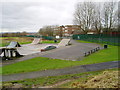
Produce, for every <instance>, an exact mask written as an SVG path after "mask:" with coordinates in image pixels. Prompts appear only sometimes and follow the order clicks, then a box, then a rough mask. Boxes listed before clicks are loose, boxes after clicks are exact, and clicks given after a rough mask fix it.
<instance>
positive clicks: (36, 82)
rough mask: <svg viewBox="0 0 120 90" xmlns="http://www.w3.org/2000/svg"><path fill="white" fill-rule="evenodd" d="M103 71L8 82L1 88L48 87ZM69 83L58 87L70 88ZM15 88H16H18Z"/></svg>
mask: <svg viewBox="0 0 120 90" xmlns="http://www.w3.org/2000/svg"><path fill="white" fill-rule="evenodd" d="M117 70H118V69H108V70H107V71H117ZM103 71H104V70H101V71H94V72H85V73H79V74H70V75H60V76H48V77H40V78H34V79H24V80H17V81H9V82H3V88H9V87H10V88H11V87H15V85H18V86H20V87H23V88H33V87H34V88H39V87H42V86H48V85H53V84H56V83H59V82H62V81H65V80H76V79H79V80H80V79H81V80H86V79H87V78H88V77H93V76H95V75H98V74H101V73H102V72H103ZM71 83H73V82H70V83H67V84H63V85H60V86H58V87H63V88H64V87H67V88H70V87H69V86H70V85H71ZM20 87H16V88H20Z"/></svg>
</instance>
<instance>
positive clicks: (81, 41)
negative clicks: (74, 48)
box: [76, 40, 93, 43]
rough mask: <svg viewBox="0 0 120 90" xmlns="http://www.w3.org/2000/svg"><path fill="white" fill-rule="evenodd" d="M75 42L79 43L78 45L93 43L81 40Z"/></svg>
mask: <svg viewBox="0 0 120 90" xmlns="http://www.w3.org/2000/svg"><path fill="white" fill-rule="evenodd" d="M76 41H77V42H80V43H93V42H89V41H83V40H76Z"/></svg>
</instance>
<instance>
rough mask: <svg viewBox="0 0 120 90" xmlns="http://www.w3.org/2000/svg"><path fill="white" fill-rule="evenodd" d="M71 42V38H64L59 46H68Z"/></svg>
mask: <svg viewBox="0 0 120 90" xmlns="http://www.w3.org/2000/svg"><path fill="white" fill-rule="evenodd" d="M69 42H70V39H62V40H61V42H60V43H59V44H58V47H60V46H67V45H68V44H69Z"/></svg>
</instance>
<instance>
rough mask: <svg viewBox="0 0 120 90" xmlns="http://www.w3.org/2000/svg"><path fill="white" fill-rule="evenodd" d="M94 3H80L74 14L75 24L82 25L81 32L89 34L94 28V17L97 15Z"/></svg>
mask: <svg viewBox="0 0 120 90" xmlns="http://www.w3.org/2000/svg"><path fill="white" fill-rule="evenodd" d="M94 6H95V5H94V3H92V2H83V3H78V4H77V6H76V10H75V14H74V23H75V24H77V25H81V30H82V31H83V32H84V33H87V32H88V31H89V30H90V29H91V28H92V26H93V18H94V17H93V15H94V13H95V7H94Z"/></svg>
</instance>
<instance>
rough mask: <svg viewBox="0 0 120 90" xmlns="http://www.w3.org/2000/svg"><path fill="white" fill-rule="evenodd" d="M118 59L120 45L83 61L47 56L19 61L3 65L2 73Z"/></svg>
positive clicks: (94, 54)
mask: <svg viewBox="0 0 120 90" xmlns="http://www.w3.org/2000/svg"><path fill="white" fill-rule="evenodd" d="M117 60H118V47H117V46H110V45H109V46H108V49H103V50H100V51H98V52H96V53H93V54H91V55H90V56H87V57H85V58H84V59H83V60H81V61H67V60H60V59H50V58H46V57H36V58H33V59H30V60H26V61H21V62H17V63H14V64H11V65H7V66H3V67H2V70H3V72H2V74H4V75H5V74H14V73H23V72H32V71H40V70H48V69H58V68H65V67H71V66H77V65H86V64H95V63H101V62H108V61H117Z"/></svg>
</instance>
